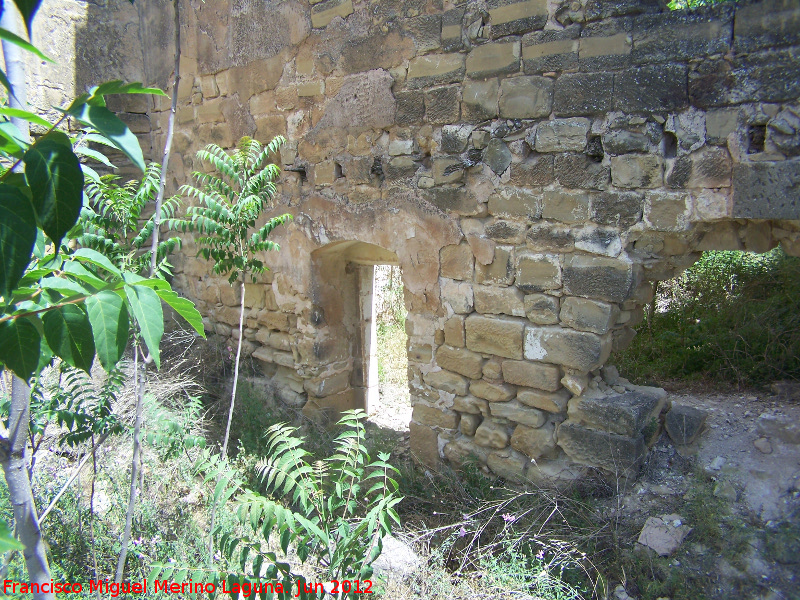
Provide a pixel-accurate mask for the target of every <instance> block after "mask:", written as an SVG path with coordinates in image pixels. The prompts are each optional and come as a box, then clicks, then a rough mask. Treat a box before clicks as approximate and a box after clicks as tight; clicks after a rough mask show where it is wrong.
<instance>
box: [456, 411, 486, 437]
mask: <svg viewBox="0 0 800 600" xmlns="http://www.w3.org/2000/svg"><path fill="white" fill-rule="evenodd" d="M481 421H483V417H482V416H481V415H461V422H460V425H459V428H460V429H461V433H463V434H464V435H468V436H470V437H471V436H473V435H475V431H477V429H478V426H479V425H480V424H481Z"/></svg>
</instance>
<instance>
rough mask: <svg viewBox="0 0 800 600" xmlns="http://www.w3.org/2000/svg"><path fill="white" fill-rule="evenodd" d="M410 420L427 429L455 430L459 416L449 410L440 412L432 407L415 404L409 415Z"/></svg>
mask: <svg viewBox="0 0 800 600" xmlns="http://www.w3.org/2000/svg"><path fill="white" fill-rule="evenodd" d="M411 418H412V420H414V421H416V422H417V423H419V424H421V425H428V426H429V427H441V428H442V429H457V428H458V421H459V415H458V413H456V412H453V411H451V410H440V409H438V408H435V407H433V406H428V405H426V404H419V403H417V404H416V405H414V410H413V412H412V414H411Z"/></svg>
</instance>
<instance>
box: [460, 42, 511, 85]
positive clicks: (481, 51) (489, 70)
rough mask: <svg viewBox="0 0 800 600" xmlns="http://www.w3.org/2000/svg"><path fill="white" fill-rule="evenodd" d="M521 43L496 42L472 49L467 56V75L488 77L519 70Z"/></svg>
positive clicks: (478, 77)
mask: <svg viewBox="0 0 800 600" xmlns="http://www.w3.org/2000/svg"><path fill="white" fill-rule="evenodd" d="M519 54H520V43H519V42H518V41H516V42H495V43H489V44H483V45H481V46H477V47H475V48H473V49H472V51H471V52H470V53H469V55H468V56H467V75H468V76H469V77H471V78H473V79H487V78H488V77H495V76H497V75H508V74H511V73H516V72H517V71H519Z"/></svg>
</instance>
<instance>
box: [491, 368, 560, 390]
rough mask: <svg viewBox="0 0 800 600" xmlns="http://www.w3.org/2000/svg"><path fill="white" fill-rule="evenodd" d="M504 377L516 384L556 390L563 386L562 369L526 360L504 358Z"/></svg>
mask: <svg viewBox="0 0 800 600" xmlns="http://www.w3.org/2000/svg"><path fill="white" fill-rule="evenodd" d="M503 379H505V380H506V381H507V382H508V383H511V384H514V385H521V386H523V387H526V388H536V389H538V390H545V391H548V392H555V391H556V390H557V389H558V388H560V387H561V369H559V368H558V367H557V366H556V365H544V364H541V363H532V362H528V361H525V360H504V361H503Z"/></svg>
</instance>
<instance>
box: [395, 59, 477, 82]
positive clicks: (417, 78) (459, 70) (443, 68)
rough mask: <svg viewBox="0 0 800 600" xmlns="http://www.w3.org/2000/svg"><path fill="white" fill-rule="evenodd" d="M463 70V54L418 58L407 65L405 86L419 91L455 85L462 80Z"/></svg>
mask: <svg viewBox="0 0 800 600" xmlns="http://www.w3.org/2000/svg"><path fill="white" fill-rule="evenodd" d="M464 69H465V68H464V55H463V54H458V53H452V54H427V55H425V56H418V57H416V58H413V59H411V61H410V62H409V63H408V75H407V76H406V85H407V86H408V87H409V88H410V89H419V88H423V87H430V86H432V85H440V84H443V83H455V82H457V81H461V80H462V79H463V78H464V72H465V70H464Z"/></svg>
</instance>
